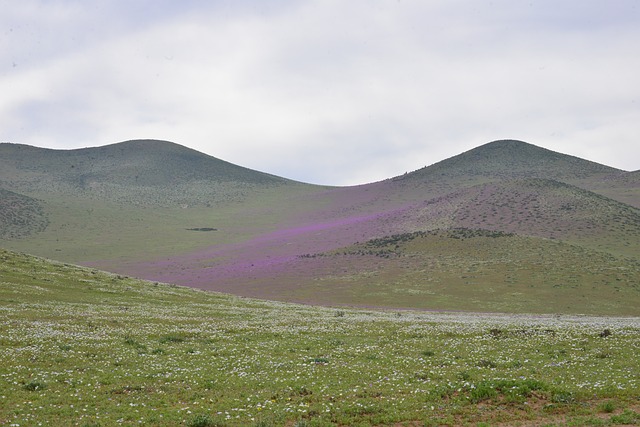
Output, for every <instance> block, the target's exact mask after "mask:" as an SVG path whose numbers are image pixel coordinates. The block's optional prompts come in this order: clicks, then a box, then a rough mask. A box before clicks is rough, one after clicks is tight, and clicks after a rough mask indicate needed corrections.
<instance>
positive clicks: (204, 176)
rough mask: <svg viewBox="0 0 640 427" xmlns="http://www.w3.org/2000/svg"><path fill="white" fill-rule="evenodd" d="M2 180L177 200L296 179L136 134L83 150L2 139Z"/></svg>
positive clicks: (74, 192) (119, 197)
mask: <svg viewBox="0 0 640 427" xmlns="http://www.w3.org/2000/svg"><path fill="white" fill-rule="evenodd" d="M0 184H1V185H2V186H4V187H5V188H7V189H10V190H12V191H17V192H20V193H24V194H44V195H46V194H51V193H54V194H62V195H65V196H72V197H82V198H92V199H108V200H113V201H118V202H126V203H133V204H141V205H151V206H154V205H155V206H157V205H164V206H171V205H177V204H187V205H195V204H198V205H201V204H212V203H219V202H229V201H232V200H240V199H242V198H243V197H245V196H247V194H248V193H250V192H251V190H253V189H255V188H267V187H274V186H281V185H287V184H296V183H294V181H290V180H287V179H284V178H280V177H277V176H274V175H269V174H266V173H262V172H257V171H254V170H251V169H247V168H243V167H240V166H236V165H234V164H231V163H228V162H225V161H223V160H220V159H217V158H215V157H211V156H208V155H205V154H203V153H200V152H197V151H195V150H192V149H189V148H186V147H183V146H180V145H178V144H174V143H171V142H167V141H157V140H135V141H125V142H121V143H117V144H111V145H107V146H104V147H97V148H83V149H77V150H50V149H43V148H36V147H31V146H26V145H20V144H6V143H5V144H0Z"/></svg>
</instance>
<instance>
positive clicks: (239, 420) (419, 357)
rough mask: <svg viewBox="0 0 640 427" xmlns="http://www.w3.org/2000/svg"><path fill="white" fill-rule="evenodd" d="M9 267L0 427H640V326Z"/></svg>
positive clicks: (48, 266) (1, 290)
mask: <svg viewBox="0 0 640 427" xmlns="http://www.w3.org/2000/svg"><path fill="white" fill-rule="evenodd" d="M0 261H1V262H0V313H1V314H0V359H1V360H2V363H1V364H0V425H7V426H38V425H43V426H44V425H56V426H120V425H126V426H131V425H145V426H190V427H196V426H199V427H203V426H298V427H301V426H444V425H447V426H458V425H462V426H506V425H508V426H518V425H521V426H534V425H535V426H565V425H566V426H608V425H637V424H638V423H640V359H639V358H638V357H637V355H638V354H639V353H640V323H639V322H638V318H634V317H628V318H624V317H617V318H616V317H586V316H576V315H573V316H569V315H562V316H561V315H544V316H543V315H540V316H532V315H498V314H474V313H454V312H441V313H436V312H418V311H371V310H355V309H349V308H331V307H312V306H303V305H294V304H285V303H276V302H267V301H260V300H253V299H244V298H240V297H235V296H228V295H223V294H217V293H210V292H204V291H199V290H195V289H189V288H183V287H178V286H174V285H168V284H163V283H154V282H144V281H140V280H136V279H132V278H129V277H125V276H119V275H115V274H109V273H104V272H101V271H98V270H93V269H87V268H80V267H76V266H72V265H69V264H64V263H58V262H51V261H47V260H44V259H41V258H34V257H31V256H28V255H24V254H19V253H15V252H9V251H4V250H3V251H0Z"/></svg>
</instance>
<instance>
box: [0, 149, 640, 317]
mask: <svg viewBox="0 0 640 427" xmlns="http://www.w3.org/2000/svg"><path fill="white" fill-rule="evenodd" d="M0 188H3V189H4V190H3V191H4V192H2V193H0V195H1V196H2V202H1V203H0V221H2V226H1V227H0V230H2V231H1V233H2V234H1V235H0V244H1V245H2V246H5V247H7V248H9V249H12V250H18V251H22V252H28V253H33V254H35V255H39V256H44V257H47V258H53V259H58V260H61V261H64V262H72V263H76V264H82V265H87V266H92V267H98V268H100V269H105V270H109V271H112V272H115V273H120V274H127V275H132V276H136V277H141V278H145V279H150V280H158V281H163V282H169V283H177V284H182V285H189V286H193V287H199V288H203V289H209V290H216V291H224V292H229V293H235V294H239V295H245V296H257V297H263V298H271V299H277V300H288V301H304V302H317V303H323V304H330V305H333V304H352V305H379V306H393V307H405V308H410V307H419V308H430V309H447V310H450V309H451V310H455V309H456V307H458V308H459V309H465V310H467V309H469V310H488V311H491V310H499V311H518V310H533V311H540V312H548V310H551V309H552V310H559V311H567V312H572V313H578V312H581V310H585V312H589V313H592V314H597V313H598V310H600V312H601V313H608V314H611V313H615V311H616V310H623V308H624V312H625V313H630V312H631V311H633V308H632V307H635V306H640V290H638V288H637V285H634V283H635V284H637V283H638V280H640V270H639V267H638V266H639V265H640V209H638V206H640V172H638V171H636V172H624V171H621V170H618V169H615V168H611V167H608V166H604V165H600V164H598V163H594V162H590V161H587V160H583V159H580V158H577V157H573V156H569V155H565V154H561V153H556V152H554V151H551V150H547V149H544V148H540V147H537V146H535V145H532V144H528V143H525V142H522V141H514V140H502V141H494V142H491V143H488V144H485V145H482V146H480V147H478V148H475V149H473V150H470V151H467V152H465V153H462V154H460V155H458V156H454V157H452V158H450V159H446V160H443V161H441V162H439V163H436V164H434V165H431V166H428V167H425V168H422V169H419V170H417V171H414V172H411V173H407V174H405V175H402V176H398V177H394V178H390V179H387V180H383V181H380V182H375V183H370V184H366V185H359V186H353V187H326V186H317V185H310V184H303V183H299V182H295V181H291V180H287V179H285V178H280V177H277V176H274V175H269V174H266V173H262V172H257V171H253V170H250V169H246V168H243V167H240V166H236V165H233V164H230V163H228V162H224V161H222V160H219V159H217V158H214V157H211V156H207V155H205V154H202V153H199V152H197V151H194V150H191V149H188V148H186V147H182V146H180V145H177V144H173V143H170V142H166V141H155V140H139V141H127V142H122V143H118V144H113V145H108V146H105V147H98V148H86V149H80V150H69V151H61V150H45V149H41V148H35V147H29V146H24V145H17V144H1V145H0ZM456 230H465V231H464V233H467V234H469V235H471V236H473V237H474V239H466V238H465V239H459V240H458V239H456V238H455V237H451V236H452V234H451V233H453V235H454V236H455V235H456V233H458V231H456ZM424 233H427V234H424ZM465 235H466V234H465ZM393 236H413V237H412V238H411V239H410V240H411V242H409V241H404V240H400V241H397V242H395V243H394V245H393V246H389V247H385V248H384V250H385V251H387V250H388V251H390V252H389V253H386V255H388V256H381V255H384V254H380V253H377V252H376V251H377V249H375V248H374V249H372V248H371V245H372V244H373V245H374V246H375V243H371V242H380V241H382V242H386V241H395V240H394V239H396V238H395V237H393ZM495 236H498V237H500V238H495ZM446 248H449V249H446ZM483 248H484V249H483ZM445 249H446V250H445ZM369 252H371V253H369ZM474 272H477V273H478V274H475V273H474ZM623 273H624V274H623ZM576 280H578V281H580V282H581V283H583V285H580V286H578V287H577V288H573V287H571V286H566V285H567V284H568V283H575V281H576ZM540 281H544V283H545V285H544V286H542V287H538V286H537V284H538V283H539V282H540ZM435 284H437V286H436V285H435ZM432 285H433V286H432ZM556 285H557V286H556ZM467 286H472V287H473V288H468V289H467ZM512 286H516V287H517V290H514V291H513V292H512V291H511V289H510V288H511V287H512ZM589 286H591V288H589ZM603 286H606V287H603ZM616 286H618V287H619V289H618V288H616ZM447 287H448V288H447ZM578 288H579V289H580V292H582V294H581V295H584V298H585V301H582V302H580V304H578V303H576V304H575V305H573V306H571V305H570V306H567V304H571V301H572V299H571V292H572V289H578ZM488 289H500V291H495V292H493V291H489V290H488ZM514 292H515V293H516V294H517V297H514V296H513V293H514ZM576 292H578V291H576ZM610 292H616V297H615V298H611V302H610V303H608V304H606V305H604V304H600V306H601V307H602V308H601V309H599V308H598V304H595V303H593V300H594V299H595V300H597V299H602V298H606V296H607V295H608V293H610ZM467 293H469V295H470V294H473V295H474V298H475V300H474V302H473V304H466V303H463V301H464V298H465V297H466V295H467ZM396 297H397V298H396ZM545 298H559V299H558V301H559V302H558V304H556V305H553V306H545V303H544V299H545ZM581 298H582V297H581ZM528 299H530V300H531V301H530V303H526V304H525V303H523V302H522V301H523V300H524V301H528ZM534 302H535V303H534ZM545 307H546V308H545ZM621 312H622V311H621Z"/></svg>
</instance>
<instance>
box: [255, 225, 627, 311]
mask: <svg viewBox="0 0 640 427" xmlns="http://www.w3.org/2000/svg"><path fill="white" fill-rule="evenodd" d="M300 277H308V279H307V280H300ZM267 283H269V284H271V285H272V286H273V287H272V288H270V287H265V294H266V292H267V291H271V289H286V292H284V291H283V292H282V293H281V294H272V295H271V296H270V297H271V298H275V299H285V298H288V299H289V300H290V301H300V302H309V303H321V304H336V303H342V304H347V305H356V306H375V307H397V308H409V307H412V308H422V309H428V310H465V311H482V312H509V313H518V312H525V313H547V314H552V313H572V314H592V315H630V316H633V315H637V314H638V313H639V312H638V306H639V305H640V261H639V260H637V259H632V258H627V257H622V256H620V257H615V256H612V255H610V254H607V253H603V252H598V251H594V250H591V249H587V248H583V247H580V246H577V245H571V244H568V243H563V242H558V241H553V240H548V239H540V238H534V237H523V236H514V235H509V234H504V233H502V234H501V233H494V232H488V231H482V230H467V229H460V230H444V231H431V232H416V233H406V234H400V235H396V236H389V237H387V238H384V239H374V240H371V241H368V242H365V243H361V244H358V245H353V246H350V247H346V248H343V249H338V250H335V251H331V252H328V253H321V254H316V255H309V256H305V257H302V258H300V259H299V260H297V263H296V264H292V265H291V267H290V268H289V270H287V271H284V272H283V273H282V274H281V275H280V276H279V277H276V278H275V279H274V280H273V281H272V282H267ZM283 283H292V285H290V286H288V287H286V286H282V284H283ZM293 283H296V285H295V286H293ZM278 285H280V288H278ZM257 292H259V290H258V291H257ZM272 292H273V291H272ZM265 296H266V295H265Z"/></svg>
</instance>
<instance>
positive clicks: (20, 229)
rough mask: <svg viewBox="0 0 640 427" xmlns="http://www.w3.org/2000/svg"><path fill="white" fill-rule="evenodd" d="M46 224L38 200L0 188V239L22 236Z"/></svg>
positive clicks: (44, 226)
mask: <svg viewBox="0 0 640 427" xmlns="http://www.w3.org/2000/svg"><path fill="white" fill-rule="evenodd" d="M48 224H49V220H48V218H47V214H46V213H45V211H44V208H43V206H42V203H41V202H40V201H38V200H36V199H33V198H31V197H27V196H24V195H22V194H18V193H14V192H13V191H8V190H4V189H2V188H0V239H20V238H24V237H27V236H29V235H31V234H33V233H37V232H40V231H44V230H45V228H47V225H48Z"/></svg>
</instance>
